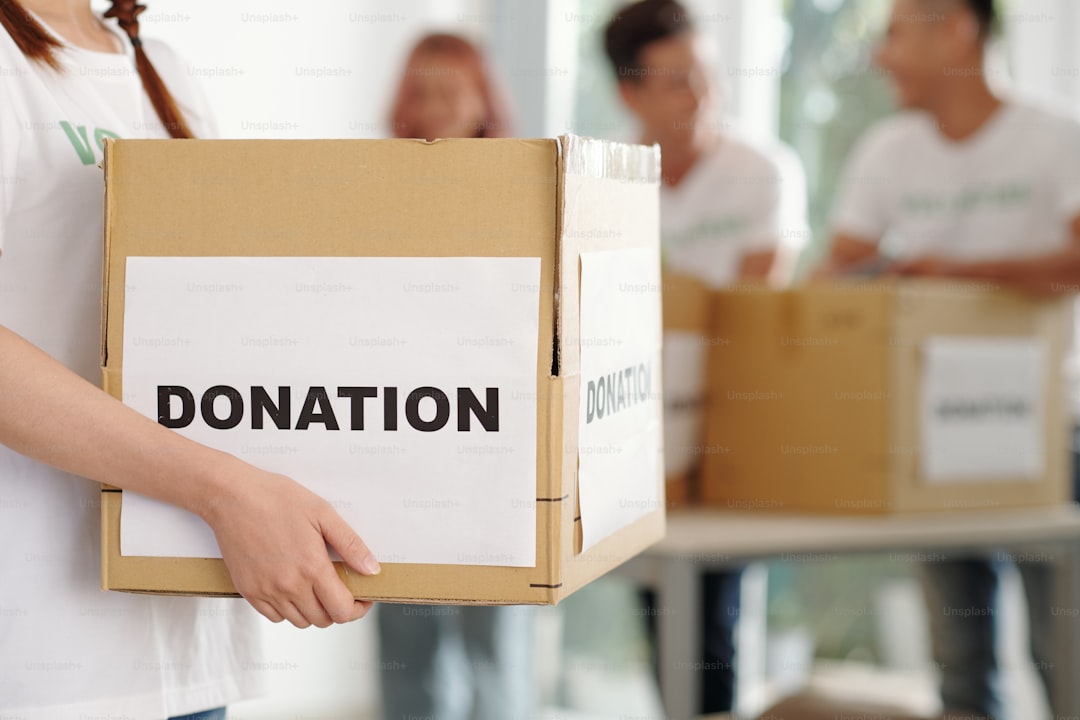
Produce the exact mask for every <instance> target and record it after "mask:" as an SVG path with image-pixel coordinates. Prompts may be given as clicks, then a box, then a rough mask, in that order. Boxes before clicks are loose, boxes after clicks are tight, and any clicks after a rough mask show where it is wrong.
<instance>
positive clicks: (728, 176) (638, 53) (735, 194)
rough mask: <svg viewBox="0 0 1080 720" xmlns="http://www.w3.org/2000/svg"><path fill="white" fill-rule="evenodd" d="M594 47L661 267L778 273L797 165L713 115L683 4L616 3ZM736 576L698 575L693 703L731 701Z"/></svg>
mask: <svg viewBox="0 0 1080 720" xmlns="http://www.w3.org/2000/svg"><path fill="white" fill-rule="evenodd" d="M605 49H606V51H607V55H608V58H609V59H610V60H611V64H612V66H613V69H614V70H615V73H616V76H617V80H618V84H619V95H620V97H621V99H622V101H623V104H624V105H625V106H626V107H627V109H628V110H629V111H630V112H631V113H632V114H633V115H634V117H635V119H636V120H637V121H638V123H639V125H640V136H639V138H638V140H639V141H640V142H642V143H645V144H652V143H658V144H659V145H660V154H661V165H662V173H663V184H662V186H661V191H660V237H661V248H662V253H663V262H664V266H665V268H666V269H668V270H673V271H676V272H679V273H682V274H685V275H690V276H692V277H695V278H698V279H700V280H701V281H703V282H705V283H707V284H708V285H710V286H712V287H715V288H721V287H725V286H730V285H734V284H736V283H738V282H740V281H764V280H766V279H770V278H771V279H773V280H776V281H783V280H786V279H787V277H788V276H789V275H790V273H791V271H792V269H793V261H794V256H795V254H796V252H797V250H798V249H799V248H800V246H801V245H802V244H803V243H804V241H805V240H806V239H807V238H808V235H809V233H808V230H807V222H806V181H805V178H804V175H803V171H802V166H801V165H800V163H799V161H798V159H797V157H796V156H795V154H794V153H793V152H792V151H791V150H790V149H788V148H786V147H783V146H781V145H780V144H779V143H778V142H776V143H772V144H771V146H764V147H762V146H755V145H752V144H750V143H748V142H747V141H745V140H744V139H742V138H740V137H738V136H736V135H735V134H734V133H732V132H729V131H728V129H727V128H726V127H725V126H724V124H723V123H721V122H720V121H719V113H718V110H719V107H718V106H719V103H718V102H717V92H716V88H715V84H714V81H713V77H712V74H711V72H710V70H709V64H708V62H707V60H706V51H705V47H704V39H703V38H702V37H701V36H700V35H698V33H697V32H696V29H695V27H694V24H693V21H692V18H691V17H690V13H689V11H688V10H687V9H686V8H685V7H684V6H683V5H681V4H680V3H678V2H676V1H675V0H643V1H642V2H637V3H634V4H632V5H629V6H627V7H624V8H622V9H620V10H619V11H618V12H617V13H616V15H615V17H614V18H613V19H612V21H611V22H610V23H609V24H608V26H607V28H606V31H605ZM673 440H675V439H674V438H672V437H670V436H669V437H666V438H665V443H666V445H667V446H668V447H670V445H671V443H672V442H673ZM740 576H741V573H740V572H738V571H734V572H728V573H716V574H711V575H708V576H706V578H705V583H704V584H705V598H704V607H705V638H704V640H705V642H704V658H703V664H702V667H703V668H705V670H704V683H703V689H704V693H703V698H702V702H703V707H702V711H703V712H705V713H716V712H728V711H730V710H731V700H732V693H733V678H734V672H733V671H734V667H733V664H734V659H735V652H734V643H733V632H734V626H735V620H736V618H737V617H738V608H739V581H740Z"/></svg>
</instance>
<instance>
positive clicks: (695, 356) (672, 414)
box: [662, 271, 712, 510]
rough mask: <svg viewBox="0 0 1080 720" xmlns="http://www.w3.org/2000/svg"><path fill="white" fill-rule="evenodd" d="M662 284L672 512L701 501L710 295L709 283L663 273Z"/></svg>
mask: <svg viewBox="0 0 1080 720" xmlns="http://www.w3.org/2000/svg"><path fill="white" fill-rule="evenodd" d="M662 284H663V300H664V474H665V477H666V479H667V490H666V493H665V495H666V497H667V503H668V508H669V509H672V510H674V509H678V508H682V507H686V506H689V505H693V504H695V503H696V502H697V497H698V487H697V485H698V483H697V480H698V477H699V475H700V472H701V457H702V456H701V449H702V447H703V445H704V442H705V409H706V405H707V401H708V387H707V383H706V377H707V373H706V364H707V359H708V348H709V343H708V340H707V338H708V335H709V332H710V329H711V325H710V322H709V318H710V312H711V310H712V305H711V298H712V295H711V292H710V290H709V287H708V285H706V284H705V283H703V282H701V281H700V280H698V279H696V278H692V277H689V276H687V275H682V274H680V273H676V272H671V271H665V272H664V274H663V283H662Z"/></svg>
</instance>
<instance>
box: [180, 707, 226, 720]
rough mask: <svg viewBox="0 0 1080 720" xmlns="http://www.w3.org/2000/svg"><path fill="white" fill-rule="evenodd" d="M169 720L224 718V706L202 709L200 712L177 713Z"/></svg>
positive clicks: (223, 719) (222, 719)
mask: <svg viewBox="0 0 1080 720" xmlns="http://www.w3.org/2000/svg"><path fill="white" fill-rule="evenodd" d="M169 720H225V708H223V707H220V708H216V709H214V710H203V711H202V712H197V713H192V714H190V715H177V716H176V717H171V718H169Z"/></svg>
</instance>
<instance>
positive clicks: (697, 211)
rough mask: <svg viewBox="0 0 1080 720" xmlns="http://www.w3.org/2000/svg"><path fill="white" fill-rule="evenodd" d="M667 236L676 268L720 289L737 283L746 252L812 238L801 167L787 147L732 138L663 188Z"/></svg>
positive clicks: (793, 248)
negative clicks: (676, 182)
mask: <svg viewBox="0 0 1080 720" xmlns="http://www.w3.org/2000/svg"><path fill="white" fill-rule="evenodd" d="M660 238H661V246H662V249H663V255H664V263H665V265H666V266H667V267H668V268H669V269H671V270H674V271H676V272H679V273H682V274H685V275H690V276H692V277H696V278H698V279H700V280H701V281H703V282H705V283H708V284H709V285H711V286H713V287H717V288H719V287H723V286H725V285H731V284H733V283H734V282H736V281H737V280H738V276H739V265H740V263H741V261H742V259H743V256H745V255H747V254H751V253H756V252H770V251H777V250H785V251H787V252H792V253H794V252H797V251H798V250H799V249H800V248H801V247H802V246H803V245H805V243H806V241H807V240H809V232H808V230H807V221H806V178H805V175H804V173H803V170H802V165H801V164H800V162H799V160H798V158H797V157H796V155H795V154H794V153H793V152H792V151H791V150H790V149H789V148H787V147H785V146H782V145H779V144H777V145H776V146H775V147H770V148H762V149H758V148H757V147H754V146H752V145H750V144H749V143H747V142H746V141H744V140H742V139H741V138H738V137H735V136H725V137H724V139H723V140H722V141H720V143H718V144H717V146H716V147H715V148H714V149H713V150H712V151H711V152H709V153H707V154H706V155H705V156H704V157H702V158H701V159H700V160H699V161H698V163H697V164H696V165H695V166H694V167H693V168H691V169H690V172H689V173H687V175H686V177H684V178H683V179H682V181H681V182H680V183H679V184H678V185H676V186H675V187H668V186H664V187H663V189H662V190H661V191H660Z"/></svg>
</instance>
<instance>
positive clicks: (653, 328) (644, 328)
mask: <svg viewBox="0 0 1080 720" xmlns="http://www.w3.org/2000/svg"><path fill="white" fill-rule="evenodd" d="M580 320H581V326H580V341H581V406H580V412H579V426H578V427H579V431H578V453H579V457H578V492H579V495H580V499H581V529H582V548H583V549H586V550H587V549H588V548H590V547H592V546H593V545H595V544H596V543H597V542H599V541H600V540H602V539H604V538H605V537H607V536H609V535H611V534H612V533H614V532H616V531H618V530H620V529H621V528H623V527H626V526H627V525H629V524H631V523H632V522H634V521H635V520H637V519H638V518H640V517H643V516H644V515H646V514H648V513H650V512H652V511H654V510H656V509H657V508H659V507H660V497H659V490H658V477H659V472H660V467H661V466H660V463H661V458H660V454H661V453H660V443H661V435H660V432H661V429H660V417H661V406H660V386H661V382H660V380H661V378H660V375H661V366H660V325H661V320H660V267H659V262H658V258H657V257H656V254H655V253H654V252H650V251H647V250H621V251H612V252H597V253H582V255H581V318H580Z"/></svg>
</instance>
